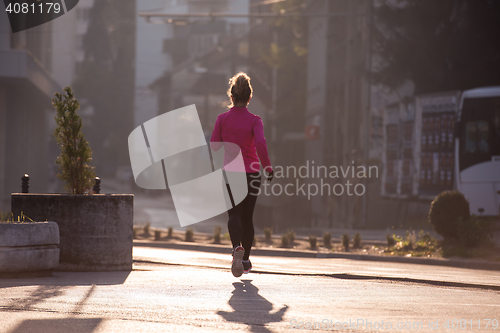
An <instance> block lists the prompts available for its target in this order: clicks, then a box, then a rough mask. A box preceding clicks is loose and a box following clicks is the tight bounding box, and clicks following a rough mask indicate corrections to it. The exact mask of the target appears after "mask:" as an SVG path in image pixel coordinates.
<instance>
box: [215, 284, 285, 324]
mask: <svg viewBox="0 0 500 333" xmlns="http://www.w3.org/2000/svg"><path fill="white" fill-rule="evenodd" d="M233 286H234V290H233V292H232V293H233V295H232V296H231V298H230V299H229V301H228V304H229V305H230V306H231V307H232V308H233V309H234V311H233V312H227V311H218V312H217V314H218V315H220V316H221V317H222V318H224V319H225V320H226V321H228V322H235V323H242V324H246V325H248V326H249V327H250V331H251V332H271V331H270V330H269V329H268V328H267V327H266V325H267V324H269V323H276V322H281V321H283V316H284V314H285V312H286V310H287V309H288V305H285V306H284V307H282V308H281V309H280V310H278V311H276V312H274V313H271V311H272V310H273V304H272V303H271V302H269V301H268V300H267V299H265V298H264V297H262V296H261V295H259V288H257V287H256V286H254V285H253V284H252V280H241V282H234V283H233Z"/></svg>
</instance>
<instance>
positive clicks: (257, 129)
mask: <svg viewBox="0 0 500 333" xmlns="http://www.w3.org/2000/svg"><path fill="white" fill-rule="evenodd" d="M253 134H254V137H255V139H254V140H255V147H256V148H257V155H259V159H260V163H261V164H262V167H263V168H264V170H265V171H266V172H268V173H271V172H272V171H273V168H272V166H271V161H270V160H269V154H268V152H267V143H266V138H265V137H264V123H263V122H262V119H261V118H260V117H259V118H258V119H257V121H255V123H254V125H253Z"/></svg>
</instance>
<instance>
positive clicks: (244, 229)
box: [227, 172, 261, 260]
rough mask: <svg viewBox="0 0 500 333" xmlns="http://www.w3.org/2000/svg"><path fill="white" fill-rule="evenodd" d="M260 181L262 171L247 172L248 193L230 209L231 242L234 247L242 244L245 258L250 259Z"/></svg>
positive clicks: (228, 226) (228, 223)
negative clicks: (254, 211)
mask: <svg viewBox="0 0 500 333" xmlns="http://www.w3.org/2000/svg"><path fill="white" fill-rule="evenodd" d="M260 183H261V180H260V172H254V173H247V186H248V194H247V196H246V197H245V199H243V201H242V202H240V203H239V204H237V205H236V206H235V207H234V208H231V209H230V210H229V211H228V214H229V221H228V222H227V228H228V229H229V235H230V236H231V243H233V248H235V247H237V246H239V245H240V244H241V246H243V248H244V249H245V255H244V256H243V260H248V256H249V255H250V250H251V249H252V244H253V238H254V229H253V220H252V218H253V209H254V208H255V203H256V202H257V195H258V193H259V188H260Z"/></svg>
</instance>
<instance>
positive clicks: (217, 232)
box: [214, 226, 221, 244]
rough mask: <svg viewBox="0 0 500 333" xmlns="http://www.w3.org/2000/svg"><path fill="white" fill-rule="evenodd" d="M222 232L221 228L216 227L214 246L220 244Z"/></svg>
mask: <svg viewBox="0 0 500 333" xmlns="http://www.w3.org/2000/svg"><path fill="white" fill-rule="evenodd" d="M220 231H221V228H220V227H219V226H217V227H215V231H214V244H220Z"/></svg>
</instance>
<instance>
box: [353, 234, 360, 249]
mask: <svg viewBox="0 0 500 333" xmlns="http://www.w3.org/2000/svg"><path fill="white" fill-rule="evenodd" d="M352 247H353V248H355V249H359V248H360V247H361V235H360V234H359V232H357V233H355V234H354V237H353V239H352Z"/></svg>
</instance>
